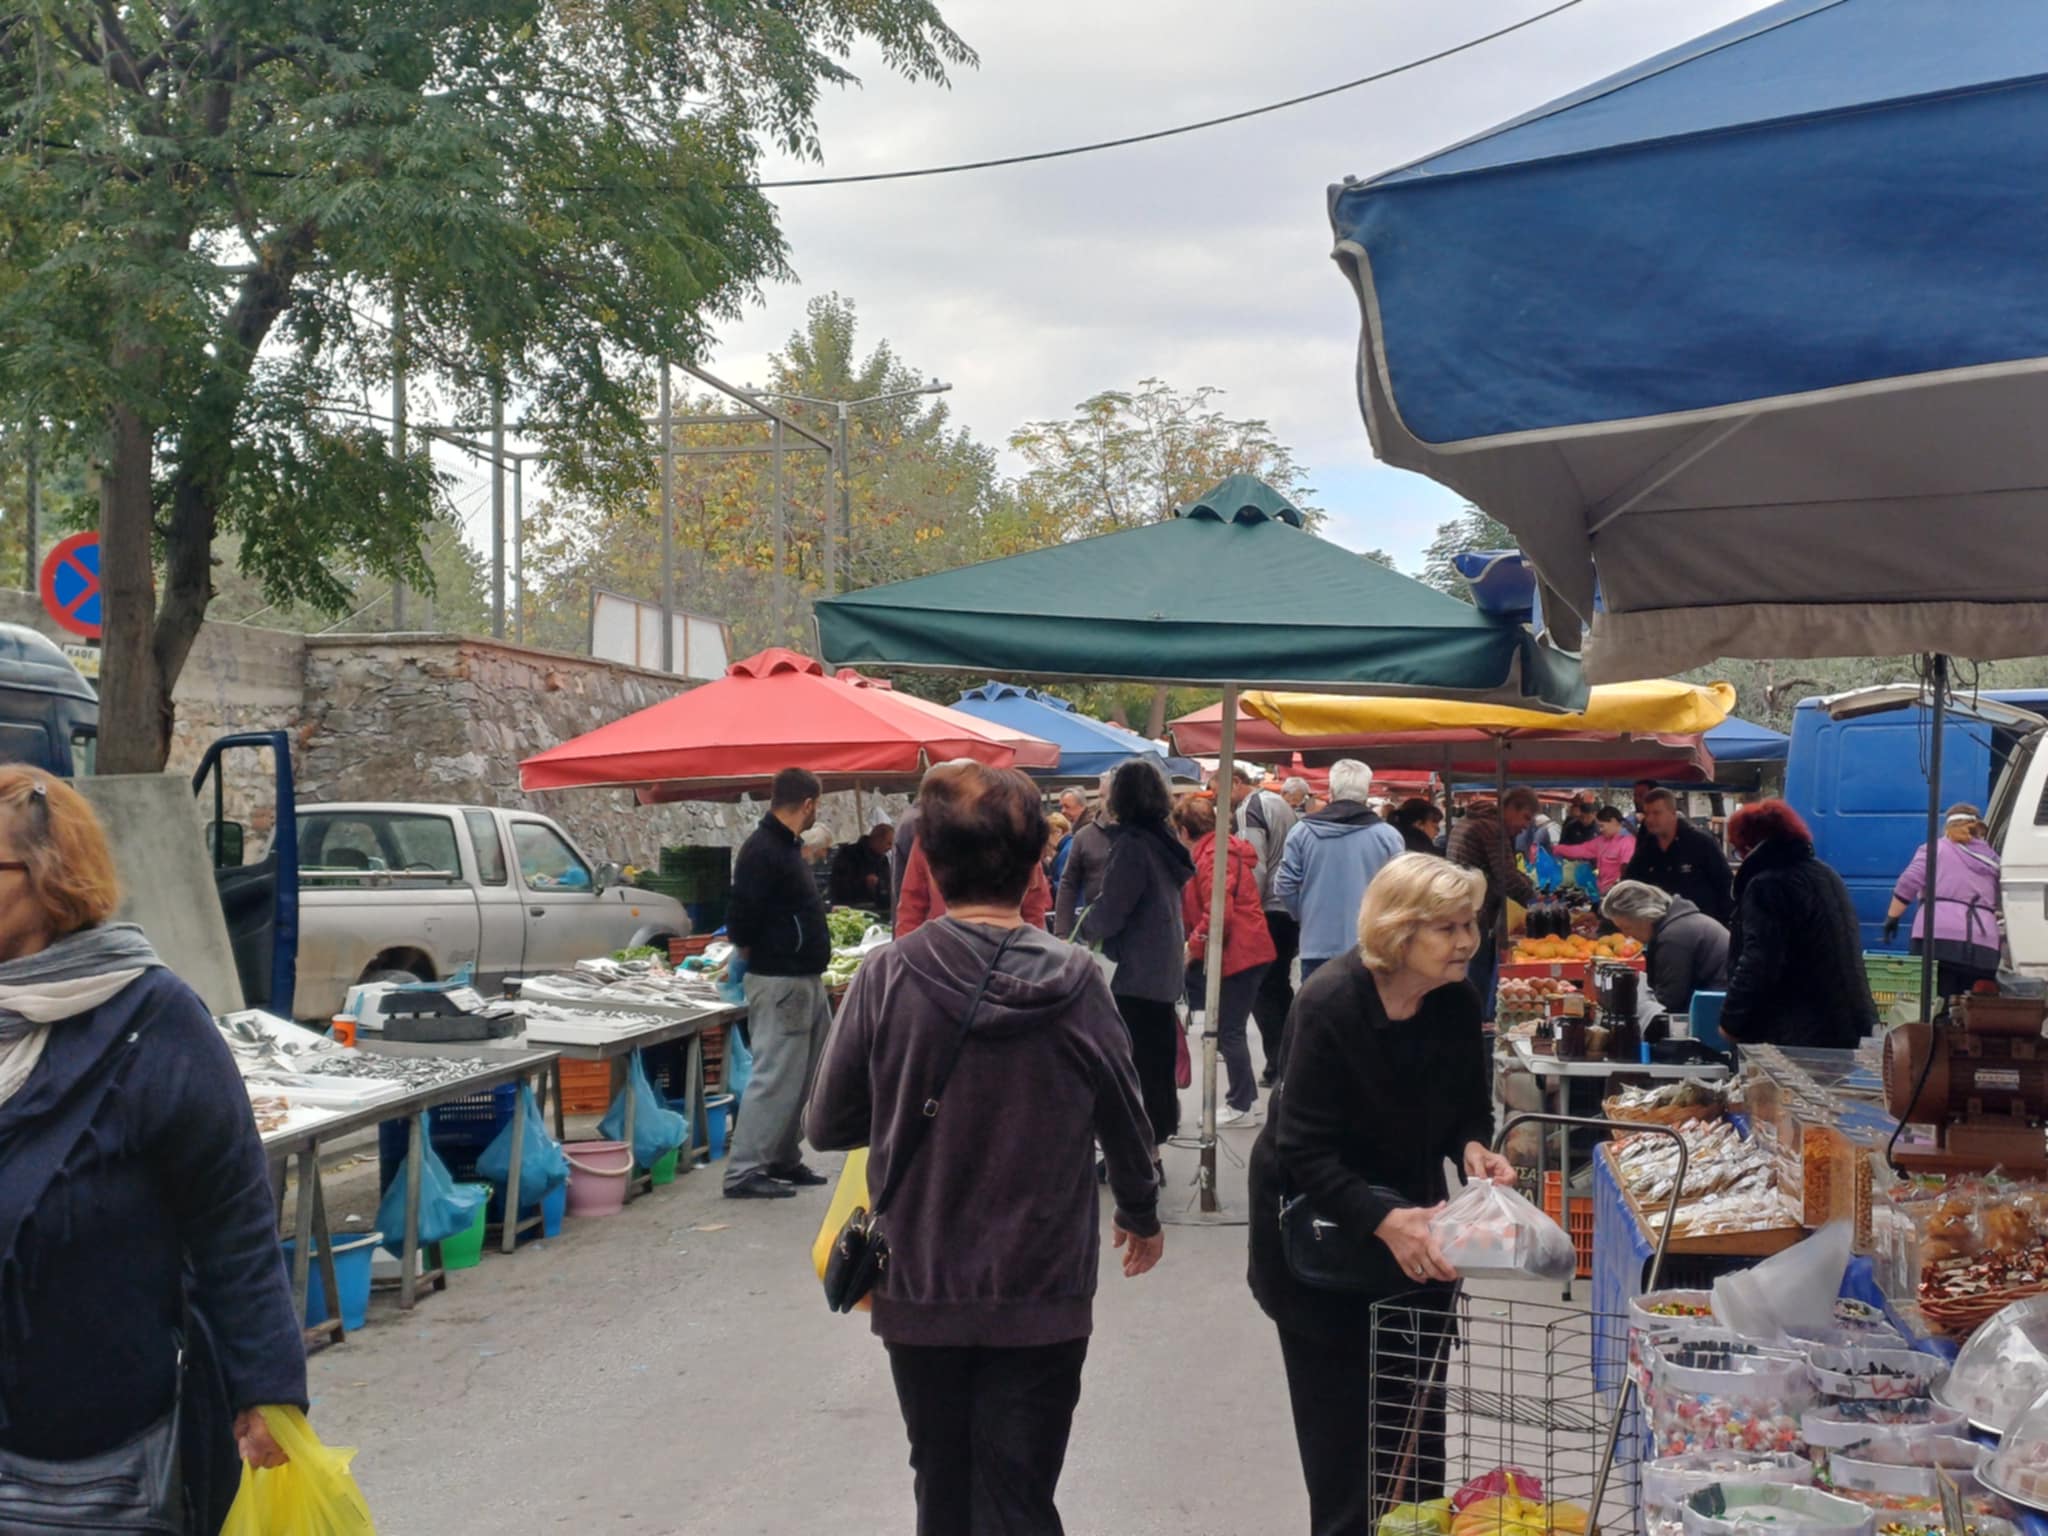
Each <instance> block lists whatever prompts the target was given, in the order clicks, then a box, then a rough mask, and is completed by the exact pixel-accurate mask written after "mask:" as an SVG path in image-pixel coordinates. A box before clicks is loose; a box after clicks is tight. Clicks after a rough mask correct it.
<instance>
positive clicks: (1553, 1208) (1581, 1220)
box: [1543, 1172, 1593, 1280]
mask: <svg viewBox="0 0 2048 1536" xmlns="http://www.w3.org/2000/svg"><path fill="white" fill-rule="evenodd" d="M1563 1209H1564V1176H1563V1175H1562V1174H1559V1173H1555V1172H1551V1173H1546V1174H1544V1175H1543V1214H1544V1215H1546V1216H1548V1217H1549V1218H1550V1219H1551V1220H1552V1221H1558V1220H1561V1219H1562V1218H1560V1217H1559V1215H1558V1212H1559V1211H1561V1210H1563ZM1568 1230H1569V1231H1570V1233H1571V1237H1572V1248H1573V1250H1574V1251H1575V1252H1576V1253H1577V1254H1578V1256H1579V1278H1580V1279H1581V1280H1590V1279H1592V1278H1593V1197H1592V1196H1591V1195H1588V1196H1586V1197H1585V1198H1583V1199H1580V1198H1579V1197H1577V1196H1574V1197H1573V1199H1572V1220H1571V1226H1570V1227H1569V1229H1568Z"/></svg>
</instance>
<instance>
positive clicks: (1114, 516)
mask: <svg viewBox="0 0 2048 1536" xmlns="http://www.w3.org/2000/svg"><path fill="white" fill-rule="evenodd" d="M1222 397H1223V391H1222V390H1220V389H1216V388H1213V387H1211V386H1208V385H1204V386H1202V387H1201V388H1198V389H1194V390H1190V391H1186V392H1182V391H1180V390H1177V389H1175V388H1173V387H1172V386H1171V385H1169V384H1167V383H1165V382H1164V381H1163V380H1160V379H1143V380H1140V381H1139V383H1138V387H1137V389H1136V390H1118V389H1113V390H1105V391H1104V392H1103V393H1101V394H1099V395H1093V396H1091V397H1089V398H1088V399H1086V400H1083V401H1082V402H1081V403H1080V405H1078V406H1076V407H1075V414H1074V415H1072V416H1070V417H1068V418H1067V419H1065V420H1063V421H1033V422H1027V423H1025V425H1023V426H1022V427H1020V428H1018V429H1017V431H1016V432H1014V433H1012V434H1011V437H1010V447H1011V448H1012V449H1013V450H1014V451H1016V452H1017V453H1018V454H1020V455H1022V456H1023V459H1024V462H1025V463H1026V464H1027V465H1028V466H1029V468H1028V470H1027V472H1026V473H1025V475H1024V478H1023V479H1022V480H1021V481H1020V482H1019V484H1018V487H1017V491H1018V495H1019V497H1020V499H1021V500H1022V501H1023V503H1024V504H1025V506H1026V508H1027V509H1028V510H1029V512H1030V514H1031V515H1032V516H1034V517H1035V518H1036V519H1037V520H1038V521H1039V522H1040V523H1042V524H1043V525H1045V526H1046V527H1047V528H1048V529H1049V530H1050V531H1051V532H1052V533H1053V534H1054V536H1055V537H1058V538H1083V537H1086V536H1087V535H1089V534H1095V533H1113V532H1115V531H1116V530H1117V529H1119V528H1135V527H1138V526H1140V525H1141V524H1144V523H1156V522H1159V521H1161V520H1162V519H1164V518H1168V517H1171V516H1172V515H1173V512H1174V509H1175V508H1176V507H1179V506H1182V505H1185V504H1186V503H1187V502H1190V501H1193V500H1194V499H1195V498H1196V497H1197V496H1200V495H1201V494H1202V493H1203V492H1204V491H1206V490H1208V489H1210V488H1211V487H1212V486H1214V485H1215V484H1216V483H1217V482H1218V481H1220V480H1223V479H1224V478H1226V477H1227V476H1230V475H1237V474H1246V475H1257V476H1258V477H1259V478H1260V479H1261V480H1264V481H1265V482H1267V484H1269V485H1271V486H1272V487H1273V488H1274V489H1275V490H1277V491H1279V492H1280V493H1281V494H1283V495H1285V496H1286V497H1287V498H1288V499H1289V500H1291V501H1292V502H1293V503H1294V504H1295V506H1296V507H1298V508H1300V509H1301V512H1302V514H1303V517H1304V520H1305V521H1306V522H1308V524H1309V526H1311V527H1314V526H1316V525H1317V524H1319V523H1320V522H1321V520H1322V513H1321V512H1320V511H1319V510H1318V509H1316V508H1315V507H1314V506H1313V505H1312V502H1313V499H1314V496H1315V490H1314V488H1313V487H1312V486H1310V485H1309V484H1308V472H1307V471H1306V470H1305V469H1304V468H1303V467H1302V466H1301V465H1300V464H1298V463H1296V462H1295V458H1294V453H1293V450H1291V449H1290V448H1288V447H1287V445H1286V444H1285V443H1282V442H1281V441H1280V440H1279V439H1278V438H1277V437H1275V436H1274V435H1273V429H1272V427H1271V426H1270V425H1268V424H1267V423H1266V422H1265V421H1263V420H1260V419H1258V418H1256V417H1245V418H1242V419H1239V418H1234V417H1230V416H1226V415H1225V414H1224V413H1223V411H1222V410H1221V409H1220V408H1219V407H1218V406H1217V404H1216V402H1217V401H1218V400H1220V399H1221V398H1222Z"/></svg>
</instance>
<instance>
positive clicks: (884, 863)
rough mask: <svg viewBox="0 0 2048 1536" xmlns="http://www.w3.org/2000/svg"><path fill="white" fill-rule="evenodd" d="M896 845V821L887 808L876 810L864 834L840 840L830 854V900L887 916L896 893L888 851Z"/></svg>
mask: <svg viewBox="0 0 2048 1536" xmlns="http://www.w3.org/2000/svg"><path fill="white" fill-rule="evenodd" d="M895 846H896V823H895V822H894V821H892V820H891V819H890V817H889V815H888V813H887V812H886V811H877V812H876V813H875V817H874V820H873V821H872V822H871V823H870V824H869V826H868V830H867V835H866V836H864V837H857V838H855V839H854V840H853V841H852V842H850V843H841V844H840V845H839V847H838V849H837V851H835V852H834V853H833V855H832V880H831V887H830V892H829V894H830V897H831V901H832V904H833V905H834V906H835V907H866V908H868V909H869V910H870V911H874V912H879V913H881V914H882V915H883V916H885V917H886V916H887V915H888V913H889V905H890V897H892V896H893V895H894V894H895V881H894V880H892V879H891V878H890V875H889V852H890V850H891V849H893V848H894V847H895Z"/></svg>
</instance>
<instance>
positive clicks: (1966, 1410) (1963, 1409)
mask: <svg viewBox="0 0 2048 1536" xmlns="http://www.w3.org/2000/svg"><path fill="white" fill-rule="evenodd" d="M2043 1391H2048V1296H2030V1297H2028V1298H2027V1299H2026V1300H2025V1301H2016V1302H2014V1303H2013V1304H2012V1305H2011V1306H2009V1307H2007V1308H2006V1309H2005V1310H2004V1311H2003V1312H2000V1313H1999V1314H1998V1315H1997V1316H1996V1317H1994V1318H1992V1319H1991V1321H1990V1322H1988V1323H1986V1324H1985V1325H1984V1326H1983V1327H1981V1328H1979V1329H1978V1330H1977V1331H1976V1332H1975V1333H1973V1334H1972V1335H1970V1341H1969V1343H1967V1344H1965V1345H1964V1346H1963V1349H1962V1353H1961V1354H1959V1355H1957V1356H1956V1363H1955V1364H1954V1365H1953V1366H1951V1367H1950V1368H1949V1373H1948V1380H1947V1381H1945V1382H1943V1383H1942V1385H1941V1386H1940V1387H1939V1388H1938V1389H1936V1391H1935V1393H1934V1396H1935V1398H1936V1399H1937V1400H1938V1401H1940V1402H1943V1403H1946V1404H1947V1405H1948V1406H1949V1407H1951V1408H1954V1409H1956V1410H1957V1411H1958V1412H1960V1413H1962V1414H1964V1415H1965V1416H1966V1417H1967V1418H1968V1419H1969V1420H1970V1422H1971V1423H1972V1424H1974V1425H1976V1426H1977V1427H1978V1428H1979V1429H1984V1430H1988V1431H1990V1432H1991V1433H1992V1434H1994V1435H2003V1434H2004V1433H2005V1431H2006V1427H2007V1426H2008V1425H2010V1424H2011V1423H2012V1421H2013V1420H2014V1419H2015V1418H2017V1417H2018V1415H2019V1413H2020V1411H2021V1410H2022V1409H2023V1408H2025V1407H2026V1406H2027V1404H2029V1403H2031V1402H2032V1401H2033V1400H2034V1399H2035V1398H2037V1397H2039V1396H2040V1395H2041V1393H2042V1392H2043Z"/></svg>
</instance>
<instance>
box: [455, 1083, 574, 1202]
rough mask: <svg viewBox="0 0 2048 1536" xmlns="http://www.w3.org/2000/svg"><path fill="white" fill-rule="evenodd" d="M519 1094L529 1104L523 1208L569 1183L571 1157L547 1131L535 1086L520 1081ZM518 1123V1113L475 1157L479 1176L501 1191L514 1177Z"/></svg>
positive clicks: (521, 1161)
mask: <svg viewBox="0 0 2048 1536" xmlns="http://www.w3.org/2000/svg"><path fill="white" fill-rule="evenodd" d="M519 1097H520V1098H521V1099H522V1100H524V1101H525V1104H526V1139H525V1141H524V1142H523V1143H522V1144H521V1150H520V1159H519V1209H520V1210H522V1211H523V1210H525V1209H527V1208H528V1207H529V1206H535V1205H539V1204H540V1203H541V1201H543V1200H545V1199H546V1198H547V1197H548V1195H549V1194H550V1193H551V1192H553V1191H554V1190H557V1189H560V1188H561V1187H562V1186H563V1185H564V1184H566V1183H568V1182H569V1159H568V1158H567V1157H565V1156H563V1154H562V1144H561V1143H560V1142H559V1141H556V1140H555V1138H554V1137H552V1136H550V1135H549V1134H548V1128H547V1124H546V1122H545V1121H543V1120H542V1119H541V1115H540V1106H539V1105H538V1104H536V1103H535V1102H534V1100H533V1089H532V1088H530V1087H528V1086H527V1085H526V1084H525V1083H521V1084H520V1085H519ZM518 1123H519V1117H518V1116H517V1115H514V1116H513V1117H512V1119H510V1120H508V1121H506V1122H505V1128H504V1129H503V1130H501V1131H499V1132H498V1134H497V1135H496V1136H495V1137H494V1138H492V1141H491V1144H490V1145H489V1146H488V1147H485V1148H484V1149H483V1151H482V1152H481V1153H479V1154H478V1156H477V1160H476V1175H477V1177H478V1178H480V1179H484V1180H486V1181H487V1182H489V1183H491V1184H493V1185H495V1186H496V1187H497V1189H498V1190H499V1191H500V1192H501V1193H502V1192H503V1191H504V1188H505V1182H506V1180H508V1179H509V1178H511V1177H512V1127H513V1126H515V1125H517V1124H518Z"/></svg>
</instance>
